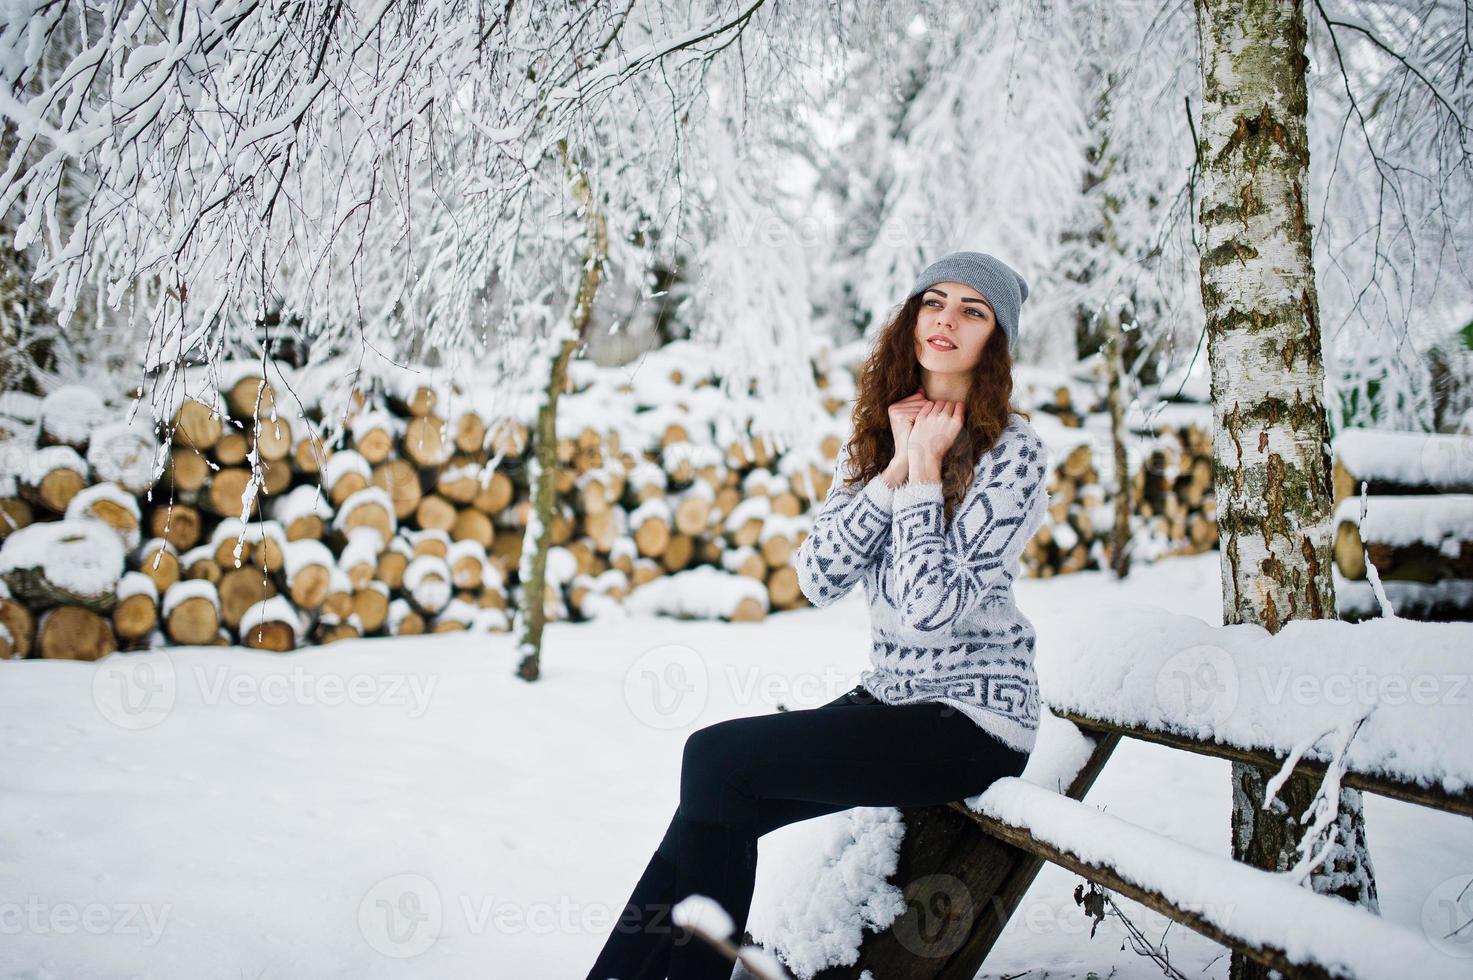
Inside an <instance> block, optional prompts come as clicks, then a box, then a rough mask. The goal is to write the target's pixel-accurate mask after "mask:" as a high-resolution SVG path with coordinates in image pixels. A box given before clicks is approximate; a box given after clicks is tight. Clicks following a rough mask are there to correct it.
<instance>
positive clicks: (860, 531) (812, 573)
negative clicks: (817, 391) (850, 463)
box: [793, 450, 895, 606]
mask: <svg viewBox="0 0 1473 980" xmlns="http://www.w3.org/2000/svg"><path fill="white" fill-rule="evenodd" d="M845 464H846V456H845V454H844V452H843V451H842V450H841V451H840V453H839V458H838V460H836V461H835V463H834V481H833V483H831V484H830V485H829V492H828V496H827V497H825V498H824V502H823V506H821V507H820V508H819V512H818V516H817V517H815V518H814V519H813V527H812V528H811V529H810V530H809V532H808V537H806V538H804V539H803V543H802V544H801V545H799V546H798V553H797V556H796V557H795V559H794V561H793V567H794V569H795V570H796V571H797V573H798V588H799V589H800V590H801V591H802V593H803V594H804V595H805V596H807V597H808V601H809V602H811V603H813V604H814V605H815V606H827V605H829V604H830V603H832V602H836V601H837V600H839V599H840V598H842V597H843V596H844V595H846V594H847V593H848V592H849V591H850V590H851V589H853V588H854V586H855V585H856V584H857V583H858V582H859V580H860V579H861V578H863V577H864V571H865V569H866V568H868V567H869V566H870V565H872V564H874V562H875V561H876V560H877V559H878V558H879V557H880V555H881V553H882V552H883V551H884V550H885V542H887V541H888V540H889V539H890V523H891V522H890V507H891V503H892V501H893V499H894V496H895V491H894V490H892V489H891V488H890V485H889V484H887V483H886V482H885V479H884V476H883V475H876V476H875V477H873V478H872V479H871V480H870V481H869V482H868V483H867V484H865V485H864V486H863V487H859V488H855V487H846V486H844V475H845V469H846V467H845Z"/></svg>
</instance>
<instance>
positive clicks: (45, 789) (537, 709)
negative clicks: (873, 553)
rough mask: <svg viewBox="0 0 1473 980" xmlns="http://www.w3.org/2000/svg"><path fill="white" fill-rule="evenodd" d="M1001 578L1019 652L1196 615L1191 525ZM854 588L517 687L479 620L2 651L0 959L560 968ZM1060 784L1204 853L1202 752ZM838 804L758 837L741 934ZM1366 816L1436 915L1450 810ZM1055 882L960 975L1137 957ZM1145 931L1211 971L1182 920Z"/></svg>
mask: <svg viewBox="0 0 1473 980" xmlns="http://www.w3.org/2000/svg"><path fill="white" fill-rule="evenodd" d="M1017 588H1018V597H1019V598H1018V601H1019V605H1020V607H1021V608H1022V609H1023V610H1024V611H1025V612H1026V613H1027V614H1028V615H1029V616H1030V617H1032V619H1033V620H1034V622H1035V624H1036V625H1037V628H1038V635H1039V657H1040V660H1041V661H1042V660H1044V659H1045V658H1048V657H1049V655H1050V650H1051V649H1058V648H1060V646H1061V645H1062V644H1077V643H1078V642H1080V641H1081V638H1083V637H1087V636H1088V635H1089V624H1090V623H1092V622H1099V621H1100V617H1104V616H1108V615H1109V610H1110V607H1111V605H1112V604H1113V603H1116V602H1119V601H1122V600H1128V601H1132V602H1149V603H1154V604H1159V605H1161V606H1164V607H1166V608H1168V609H1171V610H1174V611H1176V612H1181V613H1186V614H1189V615H1194V616H1198V617H1200V618H1202V619H1204V620H1207V621H1208V622H1210V623H1213V624H1216V623H1218V622H1220V618H1219V616H1220V613H1219V610H1220V599H1219V588H1218V557H1217V555H1216V554H1215V553H1210V554H1206V555H1200V556H1195V557H1191V558H1176V559H1169V560H1166V561H1163V562H1160V563H1158V564H1155V565H1151V566H1137V568H1136V571H1135V574H1134V575H1133V576H1132V578H1131V579H1130V580H1129V581H1128V582H1127V583H1126V584H1124V585H1116V584H1113V583H1111V582H1110V581H1109V580H1108V578H1107V577H1105V576H1103V575H1101V574H1099V573H1094V572H1090V573H1082V574H1076V575H1070V576H1064V577H1061V578H1055V579H1050V580H1024V581H1022V582H1020V583H1019V584H1018V587H1017ZM863 603H864V600H863V597H862V596H860V595H858V594H857V593H855V594H851V595H850V596H848V597H846V598H845V599H843V600H841V601H840V602H838V603H836V604H835V605H833V606H830V607H828V608H826V609H822V610H814V609H805V610H802V611H798V612H791V613H782V614H778V615H774V616H772V617H771V618H769V619H768V621H767V622H765V623H762V624H738V625H729V626H728V625H719V624H711V623H686V622H678V621H673V620H666V619H649V618H642V619H629V620H623V621H613V620H601V621H599V622H598V623H596V624H586V625H567V624H556V625H553V626H551V627H550V628H549V630H548V632H547V635H546V638H545V643H544V653H543V658H544V666H543V679H542V680H541V681H540V682H538V683H536V684H532V685H528V684H526V683H524V682H522V681H519V680H517V679H516V678H514V677H513V676H512V668H513V667H514V665H515V662H516V655H515V653H514V651H513V649H512V642H511V638H510V636H509V635H505V634H500V635H494V636H485V635H476V636H471V635H463V634H461V635H457V634H451V635H442V636H433V637H414V638H405V639H395V640H364V641H350V642H343V643H339V644H335V645H333V646H330V647H326V648H319V649H311V650H306V651H303V652H300V653H297V654H290V655H285V656H283V655H278V654H271V653H262V652H254V651H248V650H244V649H238V648H232V649H217V648H172V649H169V650H166V651H165V650H160V651H154V652H151V653H147V654H134V655H126V656H113V657H109V658H108V659H107V660H105V661H103V662H101V663H99V664H86V663H71V662H44V661H19V662H6V663H0V757H3V759H4V760H5V761H4V763H3V765H0V814H3V817H4V819H3V820H0V976H3V977H8V978H27V980H91V978H133V977H138V978H144V977H147V978H150V980H155V978H174V977H178V978H189V980H195V978H198V977H206V976H208V977H228V978H238V980H268V978H273V977H280V978H301V977H312V978H331V977H345V978H346V977H353V978H355V980H368V978H378V977H385V978H389V977H393V978H399V977H405V978H407V977H435V978H437V980H448V978H454V977H467V978H470V977H475V978H478V980H483V978H487V977H492V978H501V977H514V978H540V977H549V978H552V977H581V976H583V975H584V972H585V971H586V970H587V968H588V965H589V964H590V963H591V962H592V960H593V957H594V956H595V954H596V952H597V950H598V948H599V946H600V945H601V943H602V942H603V939H604V937H605V935H606V934H607V932H608V929H609V928H610V926H611V924H612V922H613V919H614V917H615V916H616V915H617V913H618V911H619V908H620V906H621V905H622V903H623V901H624V899H625V898H626V897H627V896H628V893H629V890H630V888H631V887H632V886H633V883H634V880H635V878H636V877H637V876H638V874H639V872H640V871H641V870H642V869H643V868H644V865H645V862H646V861H647V860H648V857H649V853H650V851H651V850H652V849H653V848H654V846H655V844H656V843H657V842H658V841H659V839H660V836H661V834H662V833H663V831H664V828H665V825H666V822H667V821H668V819H669V816H670V813H671V811H672V810H673V809H674V807H675V803H676V794H677V787H678V783H677V779H678V774H679V766H680V755H681V749H682V747H683V744H684V739H685V736H686V734H687V733H688V732H690V731H692V730H693V729H695V728H698V727H701V726H703V725H707V724H711V723H713V722H716V721H720V720H722V719H726V718H731V717H737V716H741V715H750V714H760V713H765V712H768V711H772V710H774V709H775V707H776V705H777V704H778V703H783V704H785V705H787V706H788V707H811V706H815V705H818V704H822V703H823V702H825V701H828V700H832V699H833V698H834V697H837V696H838V695H839V694H842V693H843V692H844V691H846V690H848V689H849V688H851V687H852V686H853V685H854V683H855V682H856V680H857V677H858V674H859V672H860V670H862V669H863V667H864V666H865V649H866V643H867V639H868V623H867V620H866V618H865V607H864V604H863ZM1088 802H1089V803H1091V804H1093V805H1096V806H1099V807H1102V808H1105V809H1106V810H1107V811H1108V812H1109V813H1111V814H1113V815H1115V816H1118V817H1121V818H1123V819H1125V820H1129V821H1132V822H1135V823H1138V824H1140V825H1142V826H1144V827H1147V828H1149V829H1151V830H1155V831H1158V832H1161V833H1165V834H1169V835H1170V836H1172V837H1174V838H1176V839H1178V840H1180V841H1183V842H1186V843H1188V844H1192V845H1196V846H1198V847H1202V848H1205V849H1208V850H1211V851H1213V852H1215V853H1226V850H1227V847H1228V839H1229V827H1228V815H1229V785H1228V765H1227V763H1226V762H1222V761H1218V760H1211V759H1203V758H1198V757H1193V756H1189V755H1187V754H1185V753H1181V752H1173V751H1170V750H1167V749H1164V748H1160V747H1157V746H1152V745H1146V744H1142V743H1138V742H1127V743H1125V744H1123V745H1122V746H1121V747H1120V748H1119V749H1117V751H1116V752H1115V754H1114V757H1113V758H1112V759H1111V761H1110V763H1109V764H1108V765H1107V766H1106V768H1105V771H1104V773H1103V775H1102V776H1101V777H1100V779H1099V780H1098V782H1097V783H1096V785H1095V788H1094V789H1093V790H1092V791H1091V793H1090V794H1089V797H1088ZM846 819H847V818H846V815H845V814H835V815H833V816H830V817H825V818H821V819H819V820H813V821H808V822H806V823H803V824H795V825H792V826H790V827H786V828H783V829H781V830H779V831H776V832H774V833H772V834H769V835H768V836H766V837H764V838H763V839H762V844H761V852H760V853H761V859H760V866H759V872H758V885H757V895H756V898H755V905H754V910H753V917H752V921H751V927H752V929H753V931H754V932H755V933H757V934H758V935H759V937H760V936H761V935H762V934H763V931H764V929H766V928H769V927H770V924H771V921H772V919H773V917H774V909H775V908H776V907H777V898H778V896H780V895H784V894H788V893H790V890H791V889H794V888H801V887H802V882H801V881H799V880H794V879H795V870H794V869H797V868H801V867H802V865H803V863H804V859H805V858H807V859H809V860H811V855H812V852H813V849H814V847H815V846H818V844H819V843H820V842H822V841H824V840H831V839H832V838H833V836H834V833H835V830H836V829H837V828H838V827H839V826H840V823H841V822H843V821H845V820H846ZM1366 820H1367V825H1368V834H1369V838H1370V847H1371V855H1372V859H1373V862H1374V867H1375V872H1376V877H1377V885H1378V888H1379V892H1380V901H1381V908H1382V911H1383V914H1384V915H1385V916H1386V917H1387V918H1389V919H1391V920H1393V921H1396V922H1400V923H1402V924H1404V925H1407V926H1410V927H1412V928H1414V929H1417V930H1419V931H1421V930H1423V929H1424V928H1425V929H1426V930H1428V931H1435V930H1436V929H1437V927H1438V926H1439V925H1441V924H1442V919H1443V918H1445V913H1446V911H1447V909H1449V908H1453V907H1455V905H1454V904H1453V903H1456V902H1457V901H1458V896H1457V894H1456V892H1455V891H1454V892H1451V893H1450V892H1449V889H1452V888H1454V887H1455V886H1457V885H1458V884H1459V883H1460V882H1462V881H1465V880H1467V878H1468V876H1469V874H1470V873H1473V825H1470V824H1469V822H1468V821H1467V820H1466V819H1465V818H1459V817H1454V816H1451V815H1448V814H1440V813H1435V812H1431V811H1426V810H1423V809H1421V808H1418V807H1415V806H1411V805H1409V804H1402V803H1397V802H1394V801H1390V800H1385V799H1382V798H1380V797H1376V796H1371V795H1367V796H1366ZM1078 880H1079V879H1077V878H1076V877H1075V876H1073V875H1071V874H1069V873H1066V872H1064V871H1061V870H1060V869H1058V868H1055V867H1052V866H1046V867H1045V869H1044V871H1043V872H1042V873H1041V874H1040V875H1039V877H1038V879H1037V881H1036V882H1035V884H1034V886H1033V888H1032V889H1031V890H1030V891H1029V893H1028V895H1027V896H1026V897H1025V899H1024V902H1023V906H1022V909H1021V910H1020V913H1019V914H1018V915H1016V916H1015V917H1014V918H1013V920H1012V922H1011V923H1010V924H1009V926H1008V928H1007V930H1006V931H1005V932H1004V934H1003V938H1002V940H1001V942H1000V944H999V946H998V947H997V949H996V950H995V951H994V952H993V954H992V957H991V958H990V959H989V961H988V963H987V965H986V968H985V970H984V971H983V973H982V974H981V976H986V977H999V976H1004V975H1006V976H1017V975H1020V974H1024V973H1027V975H1028V976H1030V977H1044V976H1049V977H1081V978H1083V977H1086V976H1088V975H1089V974H1091V973H1094V974H1098V975H1099V976H1100V977H1107V976H1111V975H1113V976H1115V977H1119V978H1131V977H1139V978H1142V980H1145V978H1148V977H1149V978H1154V977H1158V976H1160V971H1159V970H1158V969H1157V968H1156V967H1155V966H1153V965H1152V963H1151V962H1150V961H1149V960H1147V959H1145V958H1143V957H1141V956H1139V955H1137V954H1135V953H1134V952H1131V951H1130V949H1129V948H1128V947H1127V948H1125V949H1122V948H1121V947H1122V943H1123V942H1124V931H1123V929H1122V927H1121V926H1120V924H1119V923H1118V922H1117V921H1115V920H1114V919H1107V920H1106V921H1105V922H1104V923H1103V924H1102V925H1101V926H1100V929H1099V933H1098V934H1097V935H1096V936H1095V937H1094V938H1093V939H1090V938H1089V936H1088V931H1089V929H1088V925H1089V924H1088V922H1087V920H1086V919H1085V918H1084V916H1083V914H1082V912H1081V911H1080V910H1079V909H1078V908H1077V907H1076V906H1075V904H1074V901H1073V898H1072V895H1071V893H1072V891H1073V887H1074V885H1075V883H1076V882H1077V881H1078ZM1464 900H1465V901H1466V897H1465V898H1464ZM1122 905H1123V906H1124V907H1126V908H1127V909H1129V910H1130V911H1131V913H1132V914H1133V916H1134V919H1135V921H1136V922H1137V924H1138V925H1141V926H1142V927H1144V928H1145V931H1146V932H1147V934H1148V935H1151V936H1153V937H1159V936H1160V934H1161V931H1162V929H1163V928H1164V925H1165V923H1164V921H1163V920H1162V919H1161V918H1160V917H1159V916H1157V915H1156V914H1154V913H1150V912H1147V911H1145V910H1143V909H1141V908H1140V907H1139V906H1135V905H1133V904H1132V903H1130V902H1128V901H1123V900H1122ZM1167 945H1168V946H1169V948H1170V951H1171V958H1172V960H1173V962H1174V963H1175V964H1176V966H1177V967H1178V968H1179V969H1181V970H1182V971H1183V972H1184V973H1186V974H1187V975H1188V976H1194V977H1225V976H1226V975H1227V957H1226V955H1224V954H1223V951H1222V949H1221V948H1220V947H1217V946H1215V945H1214V944H1212V943H1210V942H1208V941H1207V940H1204V939H1201V938H1200V937H1198V936H1196V935H1195V934H1193V933H1191V932H1190V931H1188V930H1186V929H1184V928H1183V927H1181V926H1172V927H1171V929H1170V932H1169V933H1168V935H1167ZM1460 951H1461V952H1462V953H1464V954H1473V944H1469V943H1463V944H1461V947H1460V949H1454V950H1452V951H1451V953H1450V955H1452V954H1456V953H1457V952H1460ZM1468 962H1469V966H1470V969H1473V959H1470V960H1469V961H1468Z"/></svg>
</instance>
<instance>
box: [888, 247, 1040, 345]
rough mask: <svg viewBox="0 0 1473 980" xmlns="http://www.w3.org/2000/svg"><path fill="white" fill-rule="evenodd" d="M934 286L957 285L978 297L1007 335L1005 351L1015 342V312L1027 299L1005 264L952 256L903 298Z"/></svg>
mask: <svg viewBox="0 0 1473 980" xmlns="http://www.w3.org/2000/svg"><path fill="white" fill-rule="evenodd" d="M938 282H959V283H964V284H965V285H968V286H971V287H972V288H973V289H975V290H977V292H979V293H981V294H982V298H983V299H985V300H987V302H988V303H989V304H991V306H992V312H993V313H994V314H995V315H996V316H997V322H998V323H999V324H1000V325H1001V326H1002V328H1003V330H1004V331H1006V333H1007V335H1008V351H1009V352H1012V350H1013V349H1014V347H1015V346H1016V345H1017V341H1018V309H1019V307H1021V306H1022V305H1023V301H1024V300H1025V299H1027V298H1028V283H1027V281H1026V280H1024V278H1023V277H1022V276H1020V275H1018V273H1017V272H1015V271H1013V269H1012V267H1011V266H1009V265H1008V264H1007V263H1006V262H1003V261H1001V260H999V259H995V258H993V257H992V256H990V255H984V254H983V253H981V252H952V253H950V254H949V255H943V256H942V257H941V258H939V259H937V260H936V261H935V262H932V263H931V264H930V265H928V266H926V271H925V272H922V273H921V276H920V278H919V279H917V280H916V284H915V285H914V286H913V287H911V290H910V293H909V294H908V295H907V296H906V297H905V298H906V299H910V298H911V297H912V296H919V295H920V294H921V293H923V292H925V291H926V290H927V289H929V288H930V287H932V286H934V285H936V284H937V283H938Z"/></svg>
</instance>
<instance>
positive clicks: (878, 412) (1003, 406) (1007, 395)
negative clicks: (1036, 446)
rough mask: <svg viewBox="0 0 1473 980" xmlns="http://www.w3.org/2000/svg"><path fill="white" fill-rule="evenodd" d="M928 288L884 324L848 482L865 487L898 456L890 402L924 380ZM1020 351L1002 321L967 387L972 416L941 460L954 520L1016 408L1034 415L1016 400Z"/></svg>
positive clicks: (866, 371) (860, 403) (870, 363)
mask: <svg viewBox="0 0 1473 980" xmlns="http://www.w3.org/2000/svg"><path fill="white" fill-rule="evenodd" d="M924 302H925V297H924V295H921V296H912V297H911V298H910V299H908V300H906V301H905V302H904V303H902V304H901V305H900V306H899V307H898V308H897V309H896V311H895V313H894V314H892V315H891V317H890V320H889V322H888V323H886V324H885V325H884V327H882V328H881V329H880V333H879V337H878V338H877V339H876V340H875V343H874V346H873V347H871V348H870V352H869V354H868V356H867V357H866V358H865V361H864V366H863V367H862V368H861V369H860V374H859V393H858V397H857V398H856V399H855V402H854V423H853V427H854V433H853V435H852V436H851V437H850V439H849V442H848V444H847V445H846V447H845V449H846V452H847V454H848V458H849V461H850V462H849V468H850V470H851V471H852V472H853V474H854V475H853V476H851V477H850V478H849V479H848V480H846V486H853V487H862V486H864V485H865V484H866V483H868V482H869V481H870V480H872V479H873V478H874V477H876V476H878V475H879V474H880V472H881V471H882V470H884V469H885V467H886V466H888V465H889V463H890V460H891V459H892V458H894V456H895V436H894V434H893V433H892V432H891V431H890V411H889V410H890V406H891V405H892V404H894V403H895V402H898V401H900V400H901V399H903V398H905V397H907V396H908V395H910V394H912V393H913V392H915V391H916V390H917V389H918V388H920V387H921V366H920V362H919V361H917V360H916V355H915V328H916V318H917V316H919V314H920V310H921V306H922V304H923V303H924ZM1012 397H1013V356H1012V352H1011V351H1009V350H1008V337H1007V332H1006V331H1005V330H1003V329H1002V327H1001V326H1000V325H999V326H997V327H996V328H995V329H994V330H993V331H992V335H991V336H990V337H988V338H987V343H986V344H985V345H984V346H983V348H982V356H981V359H980V360H979V361H978V362H977V367H976V370H975V372H974V373H973V375H972V383H971V384H970V385H969V386H968V388H967V404H966V412H965V413H964V416H963V417H964V419H965V421H964V422H963V424H962V430H961V432H959V433H957V437H956V441H955V442H953V443H952V445H951V449H949V450H948V451H947V453H946V458H945V459H943V460H942V461H941V493H942V497H943V498H944V512H945V516H946V520H947V522H948V523H950V521H951V515H952V512H953V511H954V510H956V507H957V505H958V504H960V503H961V501H962V499H963V498H965V497H966V495H967V490H968V489H970V488H971V485H972V478H973V476H974V475H975V473H976V471H977V463H978V462H979V461H980V460H981V459H982V457H983V455H985V454H986V453H988V452H990V451H991V450H992V448H993V447H994V446H995V445H997V440H998V439H999V438H1000V437H1001V435H1002V432H1003V429H1005V428H1007V424H1008V413H1010V412H1017V413H1018V414H1019V415H1021V416H1023V418H1025V419H1028V418H1030V416H1029V415H1028V413H1027V412H1024V411H1022V410H1020V409H1018V408H1016V407H1015V406H1014V405H1013V404H1012Z"/></svg>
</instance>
